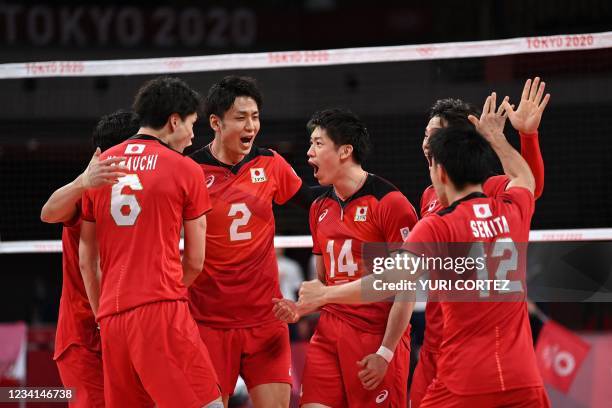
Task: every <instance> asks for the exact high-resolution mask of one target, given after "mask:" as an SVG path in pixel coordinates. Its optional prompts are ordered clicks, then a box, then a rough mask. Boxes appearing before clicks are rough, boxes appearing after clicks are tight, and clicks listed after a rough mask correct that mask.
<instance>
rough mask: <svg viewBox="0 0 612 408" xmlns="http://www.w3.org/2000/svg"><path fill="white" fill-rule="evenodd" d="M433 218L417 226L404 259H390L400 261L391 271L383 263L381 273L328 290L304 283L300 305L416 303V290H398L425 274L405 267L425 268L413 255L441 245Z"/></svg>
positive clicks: (316, 283)
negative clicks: (435, 243)
mask: <svg viewBox="0 0 612 408" xmlns="http://www.w3.org/2000/svg"><path fill="white" fill-rule="evenodd" d="M430 218H431V217H426V218H424V219H422V220H421V221H419V222H418V223H417V224H416V225H415V226H414V230H413V231H412V232H411V233H410V235H409V236H408V238H407V239H406V241H405V242H404V244H403V246H402V247H401V248H400V251H401V254H399V255H400V257H401V258H397V255H398V254H397V253H394V254H395V256H393V255H391V256H390V258H391V259H397V260H398V262H395V261H394V262H392V263H391V264H390V265H389V267H387V265H386V263H384V262H383V263H382V265H385V268H383V269H382V270H380V271H376V270H374V271H373V272H375V273H372V274H369V275H367V276H364V277H362V278H360V279H357V280H354V281H352V282H348V283H345V284H343V285H337V286H325V285H323V283H322V282H321V281H320V280H318V279H314V280H311V281H308V282H304V283H302V286H301V288H300V293H299V294H300V298H299V300H298V303H302V304H304V305H306V306H308V307H313V308H319V307H322V306H324V305H326V304H328V303H339V304H343V303H344V304H347V303H348V304H351V303H352V304H360V303H373V302H379V301H381V300H383V299H387V298H389V297H393V296H398V295H400V296H401V299H400V300H401V301H408V302H409V301H413V300H414V291H413V290H408V291H405V292H403V291H401V290H398V289H395V288H401V287H405V286H404V285H399V284H400V283H402V284H404V283H406V282H415V281H416V280H417V279H418V277H419V276H420V275H421V274H423V273H424V271H423V270H422V268H418V269H416V270H412V269H409V268H408V267H406V268H405V267H404V266H405V265H422V264H421V263H420V261H419V260H418V258H419V256H418V255H413V254H423V253H426V252H427V253H428V252H431V251H432V247H429V246H428V244H422V243H433V242H438V241H440V238H439V237H437V235H436V233H435V228H434V227H433V226H432V225H431V224H432V223H434V222H436V221H435V220H432V219H430ZM434 252H435V251H434ZM411 257H414V258H417V259H415V261H414V262H413V261H412V260H411V259H410V258H411ZM406 297H408V298H406ZM396 300H397V298H396Z"/></svg>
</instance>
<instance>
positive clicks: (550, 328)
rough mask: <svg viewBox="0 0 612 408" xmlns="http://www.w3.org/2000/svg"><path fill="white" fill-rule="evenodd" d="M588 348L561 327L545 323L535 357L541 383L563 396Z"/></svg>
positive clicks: (579, 339) (552, 323)
mask: <svg viewBox="0 0 612 408" xmlns="http://www.w3.org/2000/svg"><path fill="white" fill-rule="evenodd" d="M590 349H591V346H590V345H589V344H588V343H586V342H585V341H584V340H582V339H581V338H580V337H579V336H577V335H576V334H574V333H572V332H571V331H569V330H567V329H566V328H565V327H563V326H561V325H559V324H557V323H554V322H552V321H548V322H547V323H546V324H545V325H544V327H543V328H542V331H541V332H540V336H539V338H538V344H537V346H536V357H537V361H538V368H539V369H540V373H541V374H542V378H543V379H544V382H545V383H547V384H549V385H551V386H552V387H554V388H556V389H558V390H559V391H561V392H562V393H564V394H567V392H568V391H569V389H570V387H571V385H572V383H573V382H574V378H576V374H577V373H578V370H579V369H580V366H581V365H582V362H583V361H584V359H585V358H586V356H587V354H588V353H589V350H590Z"/></svg>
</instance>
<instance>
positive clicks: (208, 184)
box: [206, 175, 215, 188]
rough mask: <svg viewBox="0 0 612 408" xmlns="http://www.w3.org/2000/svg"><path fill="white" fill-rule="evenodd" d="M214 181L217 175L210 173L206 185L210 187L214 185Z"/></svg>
mask: <svg viewBox="0 0 612 408" xmlns="http://www.w3.org/2000/svg"><path fill="white" fill-rule="evenodd" d="M214 182H215V176H213V175H210V176H208V177H206V187H208V188H210V186H212V185H213V183H214Z"/></svg>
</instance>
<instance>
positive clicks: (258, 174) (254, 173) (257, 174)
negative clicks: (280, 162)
mask: <svg viewBox="0 0 612 408" xmlns="http://www.w3.org/2000/svg"><path fill="white" fill-rule="evenodd" d="M266 180H267V179H266V173H265V172H264V169H262V168H261V167H258V168H252V169H251V181H252V182H253V183H263V182H264V181H266Z"/></svg>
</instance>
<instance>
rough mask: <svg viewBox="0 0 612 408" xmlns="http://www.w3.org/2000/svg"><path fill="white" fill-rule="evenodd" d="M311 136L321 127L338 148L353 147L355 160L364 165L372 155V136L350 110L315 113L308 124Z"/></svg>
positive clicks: (338, 109)
mask: <svg viewBox="0 0 612 408" xmlns="http://www.w3.org/2000/svg"><path fill="white" fill-rule="evenodd" d="M306 127H307V128H308V131H309V132H310V134H312V132H313V131H314V130H315V128H317V127H319V128H321V129H323V130H325V131H326V132H327V135H328V136H329V138H330V139H331V140H332V141H333V142H334V144H335V145H336V146H341V145H351V146H353V158H354V160H355V162H356V163H358V164H361V163H363V162H364V161H365V160H366V159H367V157H368V155H369V153H370V134H369V133H368V129H367V128H366V126H365V124H364V123H363V122H362V121H361V119H359V117H358V116H357V115H355V114H354V113H353V112H351V111H350V110H348V109H341V108H334V109H326V110H322V111H319V112H315V113H314V114H313V115H312V117H311V118H310V120H309V121H308V123H307V124H306Z"/></svg>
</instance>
